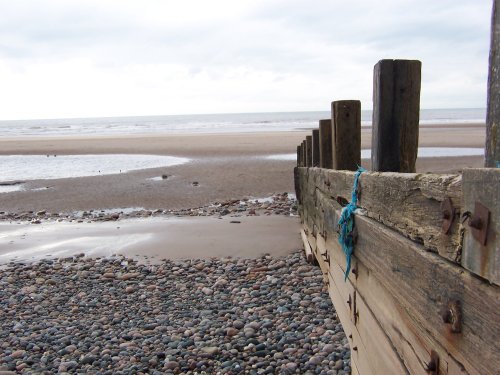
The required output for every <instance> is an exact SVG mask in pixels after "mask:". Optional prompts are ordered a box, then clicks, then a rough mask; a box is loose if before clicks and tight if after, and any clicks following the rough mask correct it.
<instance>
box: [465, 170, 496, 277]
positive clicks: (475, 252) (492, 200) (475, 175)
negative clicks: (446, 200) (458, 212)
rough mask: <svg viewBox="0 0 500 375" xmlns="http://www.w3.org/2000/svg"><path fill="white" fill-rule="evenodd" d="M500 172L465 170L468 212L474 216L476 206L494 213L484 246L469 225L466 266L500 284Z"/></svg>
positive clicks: (466, 237) (467, 229) (466, 242)
mask: <svg viewBox="0 0 500 375" xmlns="http://www.w3.org/2000/svg"><path fill="white" fill-rule="evenodd" d="M499 198H500V169H465V170H464V172H463V203H462V204H463V208H464V212H467V211H468V212H471V213H472V214H474V210H475V203H476V201H477V202H480V203H481V204H483V205H484V206H486V207H487V208H488V209H489V210H490V224H489V228H488V233H487V237H486V245H485V246H483V245H482V244H480V243H479V242H478V241H477V240H476V239H475V238H474V237H473V236H472V233H471V228H470V227H469V226H468V225H467V224H466V225H465V226H464V227H465V235H464V246H463V254H462V266H463V267H465V268H467V269H468V270H470V271H472V272H474V273H475V274H476V275H479V276H481V277H484V278H485V279H487V280H489V281H490V282H492V283H495V284H496V285H500V199H499Z"/></svg>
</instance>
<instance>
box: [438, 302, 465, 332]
mask: <svg viewBox="0 0 500 375" xmlns="http://www.w3.org/2000/svg"><path fill="white" fill-rule="evenodd" d="M441 318H443V322H444V323H447V324H451V327H450V329H451V332H453V333H460V332H462V311H461V305H460V301H458V300H457V301H450V302H449V303H448V305H447V307H446V308H445V309H444V310H443V312H442V313H441Z"/></svg>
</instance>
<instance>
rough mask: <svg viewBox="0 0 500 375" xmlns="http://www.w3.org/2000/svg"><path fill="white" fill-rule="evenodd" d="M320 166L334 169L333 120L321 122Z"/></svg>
mask: <svg viewBox="0 0 500 375" xmlns="http://www.w3.org/2000/svg"><path fill="white" fill-rule="evenodd" d="M319 166H320V168H327V169H332V168H333V156H332V120H331V119H325V120H319Z"/></svg>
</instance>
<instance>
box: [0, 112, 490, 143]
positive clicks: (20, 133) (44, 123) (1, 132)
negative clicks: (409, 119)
mask: <svg viewBox="0 0 500 375" xmlns="http://www.w3.org/2000/svg"><path fill="white" fill-rule="evenodd" d="M329 117H330V113H329V112H327V111H311V112H268V113H226V114H205V115H203V114H196V115H167V116H131V117H100V118H72V119H43V120H9V121H0V137H43V136H50V137H53V136H72V135H75V136H76V135H133V134H151V133H153V134H155V133H156V134H160V133H161V134H187V133H239V132H270V131H272V132H275V131H294V130H303V129H312V128H315V127H317V126H318V121H319V120H320V119H323V118H329ZM371 118H372V111H371V110H364V111H362V113H361V125H362V126H371ZM485 119H486V109H485V108H465V109H463V108H461V109H422V110H421V112H420V124H422V125H425V124H430V125H446V124H450V125H451V124H456V123H463V124H467V123H484V122H485Z"/></svg>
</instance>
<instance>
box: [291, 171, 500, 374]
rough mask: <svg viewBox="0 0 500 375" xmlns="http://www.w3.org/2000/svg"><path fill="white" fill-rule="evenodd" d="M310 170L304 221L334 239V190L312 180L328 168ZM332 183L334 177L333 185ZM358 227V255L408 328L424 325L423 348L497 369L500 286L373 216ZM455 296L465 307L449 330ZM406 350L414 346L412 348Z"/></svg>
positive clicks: (479, 368) (471, 367) (468, 366)
mask: <svg viewBox="0 0 500 375" xmlns="http://www.w3.org/2000/svg"><path fill="white" fill-rule="evenodd" d="M308 172H309V173H308V174H307V175H306V174H302V175H301V185H302V188H303V189H304V202H303V204H302V205H303V206H307V207H301V215H304V217H303V222H304V224H305V225H307V226H308V227H309V228H311V233H316V237H317V235H318V234H320V235H321V236H323V237H324V238H325V239H326V241H330V240H332V241H333V239H336V237H337V233H336V228H337V221H338V209H337V208H334V206H333V205H334V204H336V203H335V201H334V200H333V199H332V198H331V196H330V194H328V192H327V193H325V192H324V191H322V189H319V188H318V189H317V188H316V187H317V186H316V184H315V183H314V179H315V178H318V175H320V174H321V173H324V172H325V171H323V170H319V169H316V168H313V169H310V170H309V171H308ZM326 172H332V171H326ZM333 172H335V171H333ZM336 173H340V172H336ZM346 174H347V172H343V173H341V175H344V176H345V175H346ZM332 183H333V181H330V187H331V185H332ZM325 184H326V183H325ZM423 190H424V191H426V194H429V195H430V196H433V197H439V196H440V195H443V192H439V189H438V188H436V187H433V186H431V187H429V188H426V189H423ZM306 196H307V198H306ZM356 226H357V228H358V236H359V237H358V242H357V244H356V247H355V257H356V259H357V260H358V261H359V262H361V263H362V264H363V266H364V267H365V272H366V273H368V274H370V276H371V277H374V278H376V280H378V283H379V285H380V286H381V288H383V290H385V292H386V293H385V295H390V296H392V298H393V299H394V300H395V301H397V302H398V304H399V305H400V307H401V309H402V310H401V311H402V312H406V313H407V314H408V316H409V317H411V319H412V321H411V322H410V323H411V325H409V327H412V326H416V327H423V328H422V332H423V333H420V332H419V331H418V330H416V331H415V332H414V334H415V335H416V336H415V337H417V338H418V339H420V340H422V341H423V343H424V347H426V346H425V343H426V342H430V343H432V342H434V343H437V344H438V346H439V347H442V348H443V349H442V351H443V352H445V353H448V355H449V358H450V359H449V360H447V362H449V363H454V364H456V366H457V368H458V369H460V368H461V366H463V368H464V369H465V371H467V372H469V373H481V374H495V373H497V372H496V370H497V369H498V368H500V359H499V358H498V355H497V353H499V352H500V343H499V342H498V340H497V337H498V336H499V335H500V289H499V287H497V286H495V285H490V284H488V283H486V282H484V281H482V280H480V279H478V278H477V277H474V276H473V275H472V274H471V273H470V272H468V271H466V270H464V269H463V268H461V267H459V266H458V265H453V264H450V263H449V262H448V261H446V260H444V259H442V258H441V257H440V256H438V255H437V254H433V253H430V252H428V251H427V250H426V249H425V248H423V247H422V246H420V245H419V244H417V243H415V242H412V241H410V240H408V239H407V238H405V237H403V236H401V235H400V234H398V233H397V232H395V231H393V230H391V229H390V228H388V227H387V226H385V225H382V224H381V223H380V222H376V221H375V220H373V219H370V218H368V217H364V216H359V215H357V216H356ZM318 242H319V241H318ZM452 300H457V301H460V303H461V305H462V314H463V329H462V333H460V334H456V333H451V331H450V329H449V325H447V324H445V323H443V321H442V318H441V311H442V310H443V309H444V308H445V307H446V306H447V304H448V302H450V301H452ZM365 302H366V303H367V305H368V306H370V308H371V305H370V304H368V302H367V301H366V300H365ZM405 324H406V323H405ZM408 324H409V323H408ZM387 331H388V330H387ZM427 336H428V337H429V339H426V338H425V337H427ZM426 340H427V341H426ZM429 340H430V341H429ZM429 345H430V344H429ZM406 348H407V350H410V347H409V346H407V347H406ZM419 353H420V354H417V358H420V359H422V358H424V357H425V353H424V352H423V351H420V352H419ZM414 361H416V360H415V359H414ZM360 371H361V370H360Z"/></svg>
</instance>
